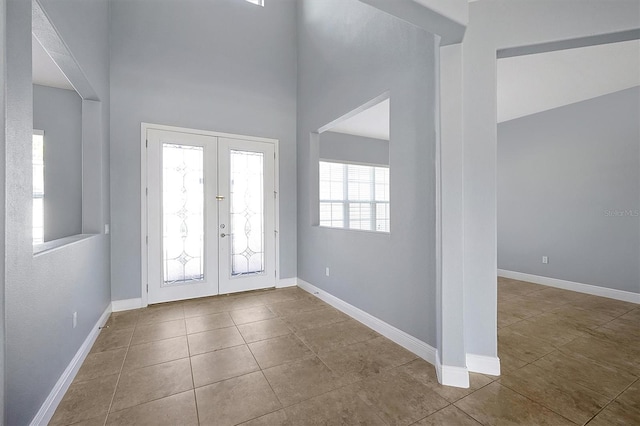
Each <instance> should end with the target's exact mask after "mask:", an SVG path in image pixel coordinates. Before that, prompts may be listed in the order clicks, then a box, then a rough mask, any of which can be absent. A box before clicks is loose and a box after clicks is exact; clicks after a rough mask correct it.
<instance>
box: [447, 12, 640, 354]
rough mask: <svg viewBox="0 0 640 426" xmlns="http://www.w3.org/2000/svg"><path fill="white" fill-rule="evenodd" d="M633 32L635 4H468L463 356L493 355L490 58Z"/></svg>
mask: <svg viewBox="0 0 640 426" xmlns="http://www.w3.org/2000/svg"><path fill="white" fill-rule="evenodd" d="M550 16H553V19H549V17H550ZM634 28H640V3H639V2H638V1H637V0H619V1H615V2H603V1H600V0H564V1H561V2H557V1H512V0H494V1H477V2H471V3H469V26H468V27H467V32H466V34H465V39H464V42H463V55H464V56H463V61H464V64H463V68H464V76H463V79H464V80H463V95H462V96H463V104H464V223H463V224H462V225H463V227H464V313H465V317H464V318H465V319H464V320H465V346H466V350H467V353H471V354H478V355H484V356H489V357H495V356H496V354H497V333H496V330H497V302H496V301H497V285H496V272H497V271H496V269H497V250H496V247H497V237H496V235H497V222H496V211H497V199H496V194H497V190H496V186H497V184H496V182H497V175H496V173H497V166H496V161H497V142H496V140H497V125H496V106H497V96H496V94H497V89H496V52H497V51H498V50H501V49H505V48H514V47H518V46H528V45H534V44H540V43H548V42H552V41H558V40H570V39H575V38H580V37H587V36H599V35H606V34H610V33H615V32H620V31H625V30H629V29H634ZM445 214H446V213H445Z"/></svg>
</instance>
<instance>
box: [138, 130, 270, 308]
mask: <svg viewBox="0 0 640 426" xmlns="http://www.w3.org/2000/svg"><path fill="white" fill-rule="evenodd" d="M146 138H147V148H146V150H147V186H148V193H147V227H148V229H147V235H148V244H147V259H148V272H147V275H148V283H149V284H148V302H149V303H159V302H166V301H172V300H182V299H190V298H195V297H204V296H212V295H216V294H226V293H235V292H239V291H247V290H255V289H259V288H268V287H274V286H275V280H276V278H275V199H274V198H275V197H274V194H275V175H274V170H275V164H274V163H275V155H274V152H275V147H274V144H273V143H268V142H258V141H250V140H242V139H235V138H227V137H217V136H208V135H201V134H194V133H182V132H179V131H168V130H159V129H147V135H146Z"/></svg>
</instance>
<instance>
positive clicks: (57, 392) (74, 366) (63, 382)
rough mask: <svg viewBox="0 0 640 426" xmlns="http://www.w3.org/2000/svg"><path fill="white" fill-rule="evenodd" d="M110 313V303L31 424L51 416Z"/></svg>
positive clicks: (35, 425)
mask: <svg viewBox="0 0 640 426" xmlns="http://www.w3.org/2000/svg"><path fill="white" fill-rule="evenodd" d="M110 314H111V304H109V306H107V309H105V311H104V312H103V313H102V315H101V316H100V318H99V319H98V322H96V324H95V325H94V326H93V328H92V329H91V331H90V332H89V335H88V336H87V338H86V339H85V340H84V342H83V343H82V346H80V349H78V352H76V354H75V356H74V357H73V359H71V362H70V363H69V365H68V366H67V368H66V369H65V370H64V372H63V373H62V375H61V376H60V378H59V379H58V381H57V382H56V385H55V386H54V387H53V389H52V390H51V392H50V393H49V396H48V397H47V399H46V400H45V401H44V403H43V404H42V406H41V407H40V410H38V412H37V413H36V416H35V417H34V418H33V420H32V421H31V426H41V425H46V424H48V423H49V421H50V420H51V418H52V417H53V414H54V413H55V412H56V409H57V408H58V404H60V401H62V397H64V394H65V393H66V392H67V390H68V389H69V386H70V385H71V382H73V379H74V378H75V377H76V374H77V373H78V370H79V369H80V367H81V366H82V363H83V362H84V360H85V358H86V357H87V355H88V354H89V351H90V350H91V347H92V346H93V343H94V342H95V341H96V339H97V338H98V334H100V327H102V326H103V325H104V324H105V323H106V322H107V319H109V315H110Z"/></svg>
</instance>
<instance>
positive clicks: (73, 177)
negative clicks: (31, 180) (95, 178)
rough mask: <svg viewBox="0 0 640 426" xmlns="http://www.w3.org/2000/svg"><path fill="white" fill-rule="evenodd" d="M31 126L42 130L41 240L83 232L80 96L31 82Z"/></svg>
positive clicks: (70, 91)
mask: <svg viewBox="0 0 640 426" xmlns="http://www.w3.org/2000/svg"><path fill="white" fill-rule="evenodd" d="M33 128H34V129H39V130H44V133H45V137H44V140H45V149H44V156H45V158H44V164H45V168H44V193H45V197H44V240H45V241H51V240H56V239H58V238H62V237H68V236H70V235H75V234H80V233H81V232H82V99H80V96H78V94H77V93H76V92H75V91H73V90H65V89H57V88H54V87H45V86H38V85H34V86H33Z"/></svg>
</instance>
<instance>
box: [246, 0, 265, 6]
mask: <svg viewBox="0 0 640 426" xmlns="http://www.w3.org/2000/svg"><path fill="white" fill-rule="evenodd" d="M247 1H248V2H249V3H253V4H255V5H258V6H264V0H247Z"/></svg>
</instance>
